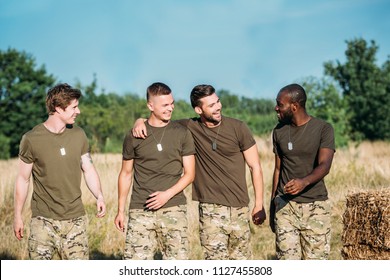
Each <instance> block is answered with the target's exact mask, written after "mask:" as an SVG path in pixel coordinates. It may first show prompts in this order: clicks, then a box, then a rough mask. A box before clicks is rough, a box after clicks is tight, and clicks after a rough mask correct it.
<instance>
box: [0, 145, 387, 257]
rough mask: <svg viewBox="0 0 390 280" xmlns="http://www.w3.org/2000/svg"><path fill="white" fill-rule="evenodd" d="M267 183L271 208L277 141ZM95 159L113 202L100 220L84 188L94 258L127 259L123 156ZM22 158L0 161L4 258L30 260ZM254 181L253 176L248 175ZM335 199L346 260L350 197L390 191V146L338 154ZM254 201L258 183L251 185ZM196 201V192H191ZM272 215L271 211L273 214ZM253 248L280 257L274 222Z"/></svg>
mask: <svg viewBox="0 0 390 280" xmlns="http://www.w3.org/2000/svg"><path fill="white" fill-rule="evenodd" d="M257 143H258V148H259V155H260V159H261V163H262V168H263V173H264V182H265V195H264V200H265V205H266V209H267V210H268V205H269V197H270V190H271V182H272V172H273V164H274V155H273V153H272V144H271V139H269V138H267V139H266V138H259V139H257ZM93 160H94V162H95V166H96V168H97V170H98V172H99V175H100V178H101V181H102V186H103V192H104V196H105V200H106V204H107V208H108V210H107V215H106V216H105V217H104V218H103V219H97V218H95V213H96V206H95V199H94V198H93V196H92V195H91V194H90V192H89V191H88V189H87V187H86V186H85V184H84V183H83V184H82V190H83V201H84V204H85V208H86V211H87V215H88V218H89V227H88V231H89V244H90V257H91V259H121V258H122V250H123V246H124V239H125V236H124V233H121V232H119V231H118V230H116V228H115V226H114V218H115V215H116V211H117V178H118V173H119V170H120V167H121V155H120V154H94V155H93ZM17 162H18V160H17V159H11V160H6V161H0V174H1V176H0V203H1V208H0V226H1V230H0V258H1V259H28V253H27V238H28V235H29V219H30V216H31V212H30V210H29V207H30V201H29V200H30V197H31V189H32V184H30V194H29V197H28V199H27V202H26V207H25V209H24V213H23V214H24V221H25V226H26V230H25V235H24V236H25V237H24V239H23V240H22V241H18V240H17V239H16V238H15V237H14V235H13V188H14V183H15V177H16V172H17ZM247 178H248V182H250V175H249V173H248V174H247ZM326 184H327V187H328V192H329V198H330V201H331V204H332V240H331V255H330V258H331V259H334V260H337V259H341V253H340V252H341V248H342V242H341V233H342V229H343V225H342V215H343V213H344V210H345V201H346V195H348V194H349V193H352V192H357V191H359V190H369V189H372V190H374V189H375V190H380V189H384V188H389V187H390V143H387V142H375V143H371V142H363V143H361V144H360V145H354V144H351V145H350V146H349V147H348V148H345V149H340V150H337V152H336V154H335V157H334V161H333V165H332V169H331V172H330V174H329V175H328V176H327V177H326ZM249 192H250V196H251V203H252V198H253V189H252V185H251V184H249ZM185 193H186V195H187V197H188V198H190V197H191V188H190V187H188V188H187V189H186V190H185ZM188 210H189V211H188V219H189V239H190V258H191V259H201V258H202V253H201V248H200V243H199V235H198V222H197V221H198V213H197V203H196V202H193V201H191V199H188ZM267 214H268V211H267ZM251 231H252V240H251V243H252V248H253V256H254V258H255V259H274V258H275V244H274V238H275V237H274V234H273V233H272V232H271V230H270V229H269V227H268V220H267V221H266V223H265V224H263V225H261V226H253V225H251Z"/></svg>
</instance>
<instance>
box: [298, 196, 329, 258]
mask: <svg viewBox="0 0 390 280" xmlns="http://www.w3.org/2000/svg"><path fill="white" fill-rule="evenodd" d="M305 207H306V209H305V211H304V213H305V214H304V216H305V217H304V219H305V221H306V225H305V228H304V229H303V230H302V232H301V237H302V239H301V241H302V250H303V252H302V253H303V259H313V260H327V259H328V258H329V252H330V220H331V215H330V204H329V201H315V202H313V203H307V204H306V205H305Z"/></svg>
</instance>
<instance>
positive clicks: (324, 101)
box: [302, 77, 350, 147]
mask: <svg viewBox="0 0 390 280" xmlns="http://www.w3.org/2000/svg"><path fill="white" fill-rule="evenodd" d="M302 86H303V87H304V88H305V90H306V94H307V102H306V108H307V111H308V113H309V114H310V115H312V116H314V117H317V118H320V119H323V120H325V121H327V122H329V123H330V124H332V126H333V128H334V134H335V141H336V146H337V147H343V146H346V145H347V144H348V141H349V140H350V138H349V134H350V133H349V126H348V121H347V119H346V110H345V108H346V106H345V104H344V103H345V101H344V99H343V97H342V96H341V93H340V92H339V90H338V89H337V87H336V86H335V85H334V84H333V83H332V82H331V81H329V80H327V79H325V78H322V79H317V78H314V77H308V78H306V79H304V81H303V82H302Z"/></svg>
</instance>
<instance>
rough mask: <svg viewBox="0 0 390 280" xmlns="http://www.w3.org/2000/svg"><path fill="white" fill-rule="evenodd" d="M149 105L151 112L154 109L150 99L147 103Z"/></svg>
mask: <svg viewBox="0 0 390 280" xmlns="http://www.w3.org/2000/svg"><path fill="white" fill-rule="evenodd" d="M147 106H148V108H149V110H150V111H151V112H152V111H154V108H153V104H152V102H150V101H149V102H148V103H147Z"/></svg>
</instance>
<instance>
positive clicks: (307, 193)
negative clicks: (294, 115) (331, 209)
mask: <svg viewBox="0 0 390 280" xmlns="http://www.w3.org/2000/svg"><path fill="white" fill-rule="evenodd" d="M288 142H291V143H292V144H291V146H290V149H289V147H288ZM273 146H274V148H273V150H274V153H275V154H276V155H277V156H279V157H280V160H281V167H280V175H279V183H278V187H277V194H278V195H280V196H283V197H285V198H286V199H288V200H293V201H295V202H300V203H308V202H314V201H324V200H326V199H328V192H327V190H326V186H325V182H324V180H323V179H322V180H320V181H319V182H317V183H314V184H311V185H309V186H307V187H306V188H305V189H304V190H303V191H302V192H301V193H299V194H298V195H295V196H292V195H286V194H284V190H283V187H284V185H285V184H286V183H287V182H288V181H290V180H291V179H294V178H303V177H305V176H307V175H308V174H310V173H311V172H312V171H313V169H314V168H315V167H316V166H318V152H319V149H321V148H329V149H332V150H335V142H334V132H333V128H332V126H331V125H330V124H329V123H327V122H325V121H323V120H320V119H317V118H311V119H310V121H309V122H308V123H307V124H306V125H302V126H298V127H296V126H291V125H284V124H278V125H277V126H276V127H275V129H274V131H273ZM291 147H292V149H291Z"/></svg>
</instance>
